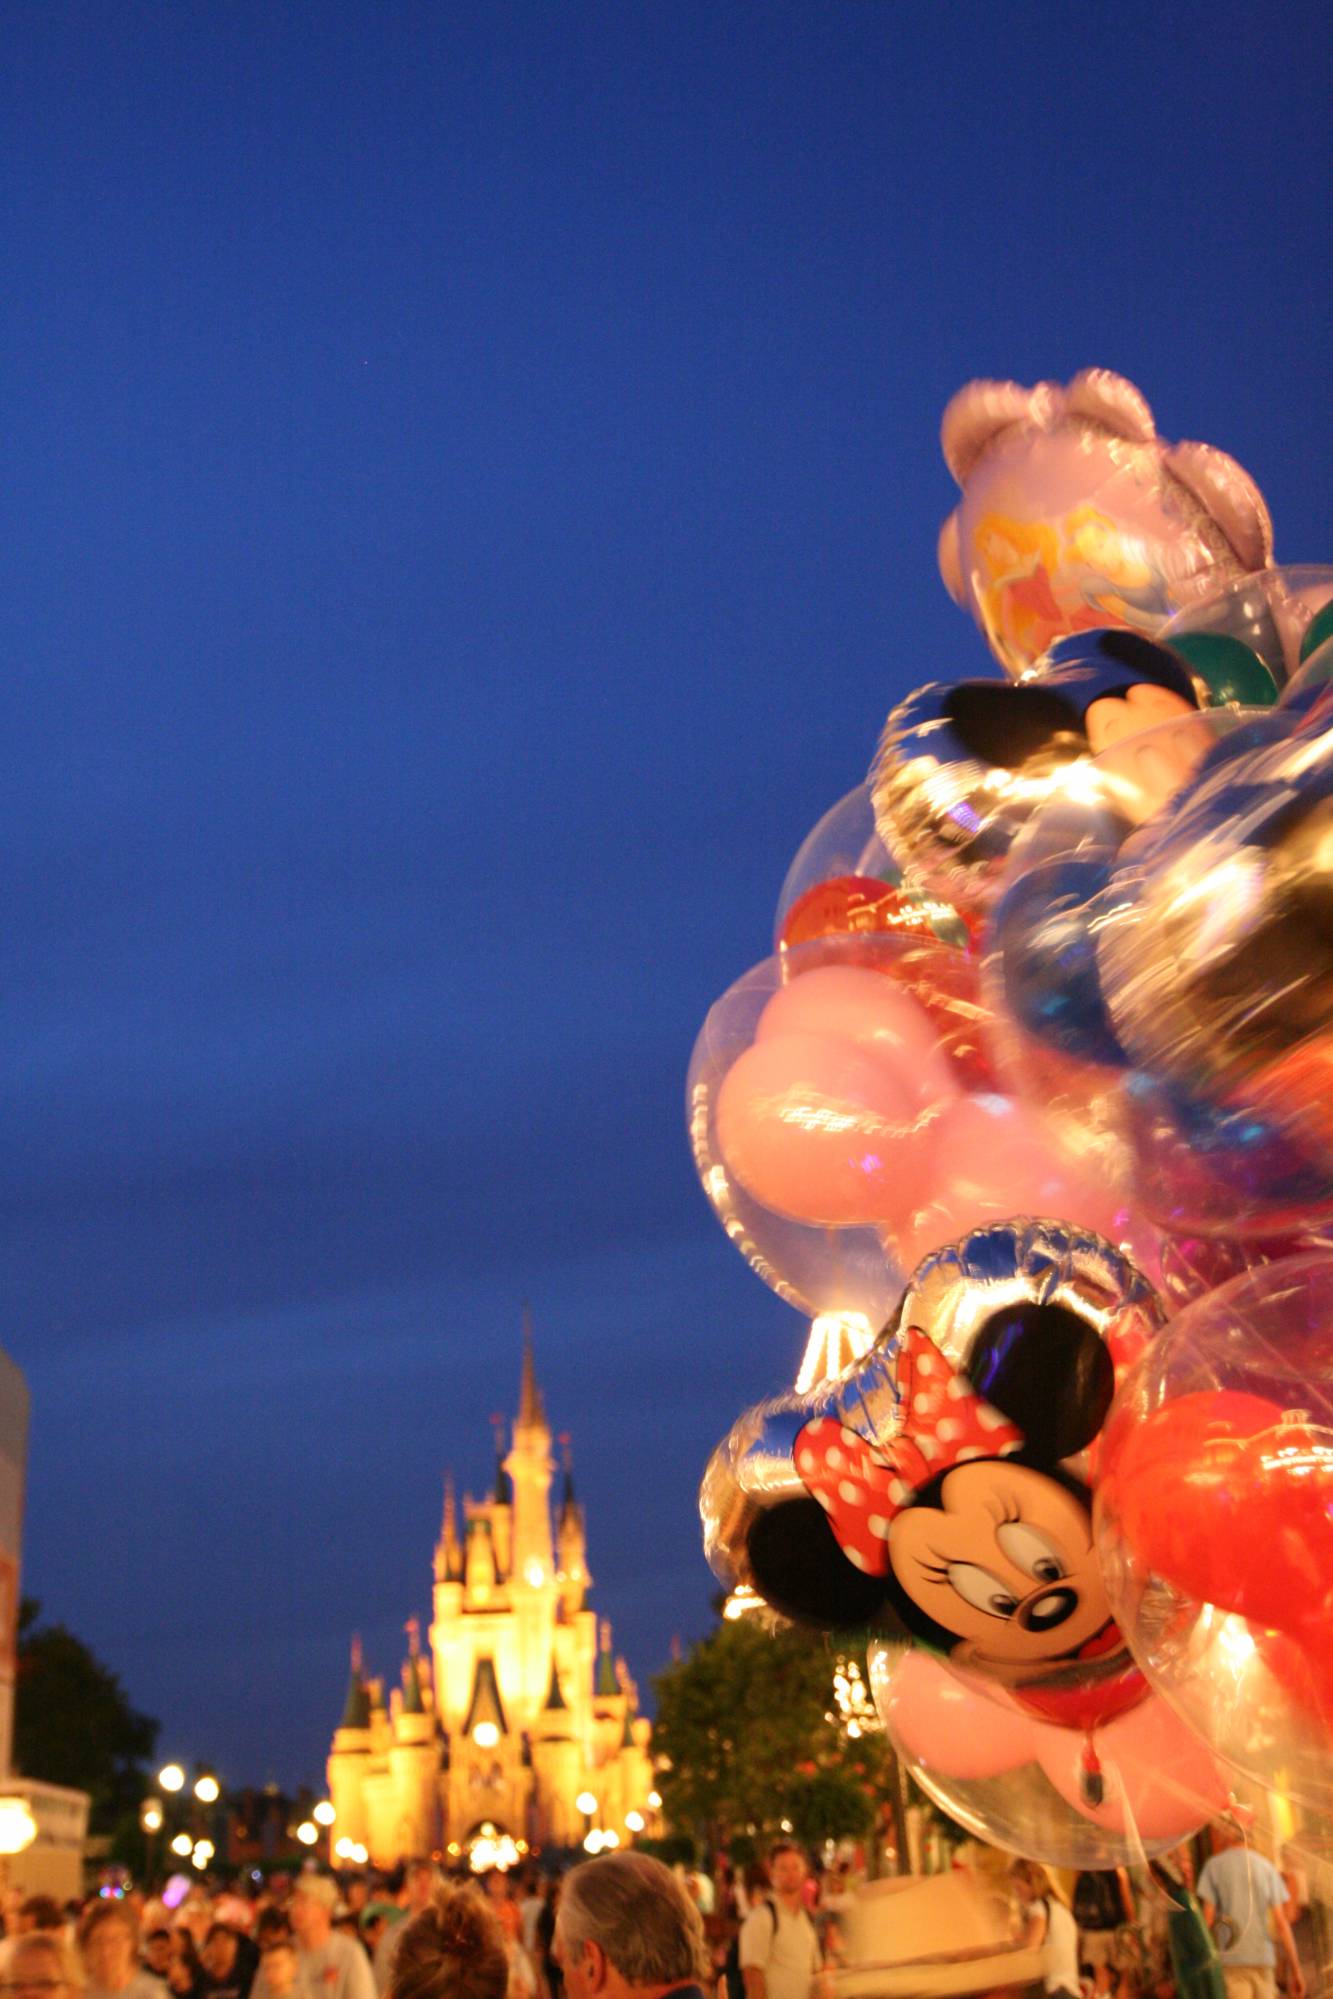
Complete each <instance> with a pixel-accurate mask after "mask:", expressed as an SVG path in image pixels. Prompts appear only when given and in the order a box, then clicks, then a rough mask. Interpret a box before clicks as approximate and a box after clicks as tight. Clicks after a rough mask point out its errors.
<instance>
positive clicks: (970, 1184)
mask: <svg viewBox="0 0 1333 1999" xmlns="http://www.w3.org/2000/svg"><path fill="white" fill-rule="evenodd" d="M913 1168H914V1179H915V1183H916V1187H917V1198H916V1201H915V1203H914V1204H913V1208H912V1211H911V1213H910V1215H909V1216H908V1217H907V1219H906V1221H905V1222H904V1224H903V1226H902V1227H900V1228H899V1229H898V1230H897V1231H896V1233H895V1236H894V1242H893V1248H894V1251H895V1253H896V1255H897V1257H898V1261H899V1262H900V1264H901V1265H902V1268H903V1269H904V1270H912V1269H914V1268H915V1267H916V1265H917V1264H918V1263H919V1262H920V1261H921V1258H922V1257H923V1256H926V1255H928V1254H929V1253H930V1251H931V1250H934V1249H939V1248H941V1247H942V1246H943V1245H944V1244H945V1243H950V1242H957V1241H958V1240H959V1238H960V1237H962V1236H964V1235H966V1234H967V1233H968V1232H969V1231H970V1230H972V1229H976V1228H981V1227H984V1226H985V1224H986V1223H988V1222H998V1221H1005V1220H1007V1219H1008V1218H1009V1217H1010V1216H1011V1215H1036V1216H1049V1217H1050V1218H1052V1219H1053V1220H1056V1221H1065V1222H1073V1223H1075V1224H1076V1225H1077V1226H1078V1227H1079V1228H1086V1229H1092V1230H1094V1231H1095V1232H1096V1233H1097V1234H1098V1235H1103V1236H1105V1237H1106V1238H1107V1240H1108V1241H1109V1242H1119V1241H1122V1240H1123V1239H1124V1237H1125V1233H1126V1220H1127V1217H1126V1215H1125V1212H1124V1210H1123V1208H1122V1207H1121V1206H1120V1204H1119V1203H1118V1201H1117V1199H1116V1196H1115V1194H1114V1193H1113V1191H1112V1190H1111V1189H1110V1188H1109V1187H1107V1186H1105V1185H1102V1184H1099V1183H1098V1182H1097V1181H1096V1180H1095V1179H1094V1178H1093V1177H1092V1176H1091V1175H1087V1174H1085V1173H1084V1172H1083V1171H1081V1169H1080V1168H1079V1166H1078V1165H1077V1163H1076V1162H1073V1161H1071V1160H1070V1159H1069V1157H1068V1155H1067V1154H1066V1153H1065V1151H1064V1149H1063V1148H1062V1146H1061V1144H1060V1141H1059V1139H1058V1138H1057V1137H1056V1136H1055V1135H1054V1134H1053V1133H1052V1132H1051V1131H1050V1130H1049V1129H1048V1128H1047V1127H1045V1126H1044V1125H1042V1124H1041V1123H1040V1122H1039V1121H1038V1120H1037V1118H1035V1117H1034V1116H1033V1114H1032V1113H1031V1112H1030V1111H1028V1110H1026V1109H1025V1108H1024V1107H1023V1105H1021V1104H1019V1103H1016V1102H1015V1101H1014V1100H1013V1099H1012V1098H1010V1097H1000V1096H992V1095H982V1096H973V1097H957V1098H955V1099H954V1100H953V1101H951V1102H949V1103H946V1104H944V1105H943V1106H942V1107H941V1109H940V1112H939V1115H938V1116H937V1117H935V1118H932V1120H931V1122H930V1130H929V1143H928V1146H927V1147H923V1148H922V1150H921V1151H920V1152H919V1154H918V1155H917V1157H916V1159H915V1160H914V1162H913Z"/></svg>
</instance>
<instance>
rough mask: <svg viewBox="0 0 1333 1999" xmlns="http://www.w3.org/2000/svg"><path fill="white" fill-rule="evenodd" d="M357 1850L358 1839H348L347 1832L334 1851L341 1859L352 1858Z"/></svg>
mask: <svg viewBox="0 0 1333 1999" xmlns="http://www.w3.org/2000/svg"><path fill="white" fill-rule="evenodd" d="M355 1850H356V1841H355V1840H352V1839H348V1837H347V1835H346V1833H344V1834H343V1836H342V1838H341V1839H340V1840H339V1841H338V1843H337V1845H336V1846H335V1847H334V1849H333V1851H334V1854H335V1855H336V1857H337V1858H338V1859H339V1860H350V1859H351V1857H352V1855H353V1853H354V1852H355Z"/></svg>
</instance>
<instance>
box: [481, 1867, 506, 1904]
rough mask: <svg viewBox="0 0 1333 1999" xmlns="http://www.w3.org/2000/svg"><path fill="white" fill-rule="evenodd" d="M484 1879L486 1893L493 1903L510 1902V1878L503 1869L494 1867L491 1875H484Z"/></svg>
mask: <svg viewBox="0 0 1333 1999" xmlns="http://www.w3.org/2000/svg"><path fill="white" fill-rule="evenodd" d="M482 1879H483V1881H484V1883H485V1887H486V1893H487V1894H488V1895H489V1896H490V1898H491V1900H492V1901H493V1902H507V1901H508V1900H509V1876H508V1875H507V1874H506V1873H505V1871H504V1869H503V1868H501V1867H492V1868H491V1870H490V1872H489V1874H486V1875H483V1877H482Z"/></svg>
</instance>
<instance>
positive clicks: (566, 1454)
mask: <svg viewBox="0 0 1333 1999" xmlns="http://www.w3.org/2000/svg"><path fill="white" fill-rule="evenodd" d="M560 1461H561V1464H562V1465H563V1467H564V1478H563V1480H562V1482H561V1486H560V1524H561V1526H562V1527H563V1526H564V1524H565V1521H566V1520H567V1519H568V1518H570V1516H571V1515H575V1514H577V1512H578V1501H577V1500H576V1499H575V1497H574V1452H573V1448H572V1446H571V1443H570V1437H569V1432H568V1430H562V1431H561V1432H560Z"/></svg>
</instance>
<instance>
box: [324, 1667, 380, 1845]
mask: <svg viewBox="0 0 1333 1999" xmlns="http://www.w3.org/2000/svg"><path fill="white" fill-rule="evenodd" d="M369 1763H370V1695H369V1692H368V1690H367V1687H366V1683H365V1677H364V1671H363V1662H362V1657H361V1640H360V1639H359V1638H353V1640H352V1671H351V1677H350V1678H349V1680H348V1682H347V1698H346V1700H345V1701H344V1703H343V1712H342V1720H341V1721H340V1722H339V1723H338V1726H337V1728H336V1729H335V1730H334V1732H333V1746H332V1748H331V1749H330V1751H329V1761H328V1770H327V1776H328V1785H329V1799H330V1802H331V1803H332V1805H333V1809H334V1811H335V1812H336V1813H337V1826H338V1836H339V1838H340V1839H341V1838H347V1839H351V1840H355V1841H356V1842H357V1843H358V1844H362V1845H364V1844H368V1843H369V1842H368V1839H367V1832H368V1826H367V1820H366V1807H365V1794H364V1784H365V1776H366V1771H367V1768H368V1766H369Z"/></svg>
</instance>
